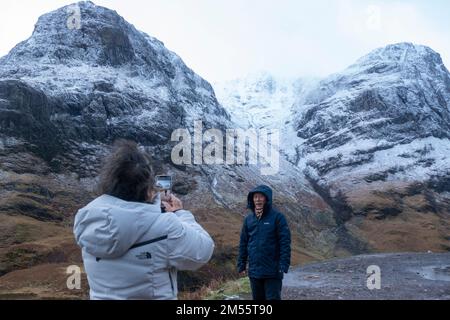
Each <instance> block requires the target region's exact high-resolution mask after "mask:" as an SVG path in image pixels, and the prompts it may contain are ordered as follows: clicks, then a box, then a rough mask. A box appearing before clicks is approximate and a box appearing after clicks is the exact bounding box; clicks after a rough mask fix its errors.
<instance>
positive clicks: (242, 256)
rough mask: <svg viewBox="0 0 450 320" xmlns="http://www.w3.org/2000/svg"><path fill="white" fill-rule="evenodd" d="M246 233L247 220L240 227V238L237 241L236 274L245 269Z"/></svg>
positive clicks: (246, 253) (246, 254)
mask: <svg viewBox="0 0 450 320" xmlns="http://www.w3.org/2000/svg"><path fill="white" fill-rule="evenodd" d="M247 245H248V232H247V219H244V224H243V225H242V230H241V238H240V241H239V257H238V265H237V267H238V272H242V271H244V270H245V269H246V268H247V267H246V266H247V257H248V249H247Z"/></svg>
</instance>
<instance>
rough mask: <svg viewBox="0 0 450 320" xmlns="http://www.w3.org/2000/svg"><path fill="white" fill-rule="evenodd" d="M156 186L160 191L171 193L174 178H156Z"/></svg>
mask: <svg viewBox="0 0 450 320" xmlns="http://www.w3.org/2000/svg"><path fill="white" fill-rule="evenodd" d="M155 186H156V188H157V189H159V190H160V191H169V190H171V189H172V177H171V176H156V183H155Z"/></svg>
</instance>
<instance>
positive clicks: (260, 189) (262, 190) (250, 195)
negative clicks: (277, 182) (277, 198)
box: [247, 185, 272, 211]
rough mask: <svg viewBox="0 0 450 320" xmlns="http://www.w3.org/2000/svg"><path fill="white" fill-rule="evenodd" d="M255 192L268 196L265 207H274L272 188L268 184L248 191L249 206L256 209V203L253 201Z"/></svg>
mask: <svg viewBox="0 0 450 320" xmlns="http://www.w3.org/2000/svg"><path fill="white" fill-rule="evenodd" d="M255 193H262V194H264V195H265V196H266V199H267V202H266V204H265V209H270V208H271V207H272V189H271V188H270V187H268V186H265V185H262V186H258V187H256V188H254V189H253V190H251V191H250V192H249V193H248V196H247V208H248V209H251V210H252V211H254V210H255V204H254V203H253V195H254V194H255Z"/></svg>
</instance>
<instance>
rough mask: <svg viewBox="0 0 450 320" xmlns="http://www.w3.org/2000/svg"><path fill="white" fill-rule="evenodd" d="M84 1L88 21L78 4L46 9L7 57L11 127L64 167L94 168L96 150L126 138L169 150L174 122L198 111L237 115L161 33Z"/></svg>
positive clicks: (5, 89) (0, 72) (2, 112)
mask: <svg viewBox="0 0 450 320" xmlns="http://www.w3.org/2000/svg"><path fill="white" fill-rule="evenodd" d="M77 6H78V8H79V9H80V13H81V20H80V21H81V23H80V28H79V29H76V28H75V29H70V28H68V26H67V20H68V19H69V18H70V17H71V12H70V10H69V8H71V7H70V6H69V7H64V8H61V9H58V10H56V11H53V12H51V13H48V14H45V15H43V16H42V17H40V18H39V21H38V22H37V24H36V27H35V30H34V32H33V35H32V36H31V38H30V39H28V40H26V41H24V42H22V43H20V44H18V45H17V46H16V47H15V48H14V49H13V50H11V52H10V53H9V54H8V55H7V56H6V57H3V58H2V59H1V60H0V61H1V63H0V79H1V80H0V123H1V127H0V135H1V136H2V137H4V138H5V139H6V137H14V138H17V139H21V140H23V141H25V142H27V143H28V144H29V145H30V151H31V152H34V153H35V155H37V156H39V157H42V158H43V159H45V160H46V161H48V162H49V164H50V166H51V168H52V170H54V171H56V172H58V171H59V170H63V169H67V171H70V172H74V171H75V172H77V173H78V174H80V175H81V176H92V175H95V171H96V170H95V167H98V163H96V162H97V159H98V158H99V157H96V156H95V155H96V154H99V155H102V154H103V153H104V152H105V146H106V145H109V144H111V143H112V142H113V141H114V140H116V139H118V138H125V139H133V140H136V141H138V142H140V143H141V144H143V145H145V146H148V147H149V148H151V149H152V150H153V151H154V155H155V158H157V159H165V158H167V157H168V156H169V155H170V145H171V144H170V137H171V133H172V132H173V130H175V129H177V128H190V127H192V126H193V120H195V119H199V120H200V119H201V120H203V122H204V124H205V126H210V127H214V128H223V127H225V126H226V124H228V122H229V116H228V114H227V113H226V112H225V111H224V109H222V108H221V106H220V105H219V104H218V102H217V100H216V98H215V95H214V91H213V90H212V88H211V86H210V85H209V83H207V82H206V81H205V80H203V79H202V78H200V77H199V76H197V75H196V74H195V73H194V72H192V70H190V69H189V68H188V67H187V66H186V65H185V64H184V63H183V62H182V61H181V59H180V58H179V57H178V56H177V55H175V54H174V53H172V52H170V51H169V50H167V49H166V48H165V47H164V45H163V44H162V43H161V42H160V41H158V40H156V39H154V38H152V37H150V36H148V35H146V34H144V33H142V32H140V31H138V30H136V29H135V28H134V27H133V26H132V25H130V24H129V23H127V22H126V21H125V20H124V19H123V18H122V17H120V16H119V15H118V14H117V13H116V12H115V11H112V10H109V9H106V8H102V7H98V6H95V5H94V4H93V3H92V2H80V3H78V4H77ZM11 148H12V146H11ZM87 156H88V157H90V158H91V159H90V160H88V159H85V158H86V157H87ZM86 162H91V163H90V164H89V165H88V166H86ZM92 162H93V163H92ZM86 168H89V169H86ZM91 169H94V170H91Z"/></svg>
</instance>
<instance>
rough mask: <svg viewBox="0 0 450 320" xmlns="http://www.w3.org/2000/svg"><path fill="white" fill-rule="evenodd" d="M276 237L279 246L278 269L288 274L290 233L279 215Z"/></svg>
mask: <svg viewBox="0 0 450 320" xmlns="http://www.w3.org/2000/svg"><path fill="white" fill-rule="evenodd" d="M277 237H278V243H279V244H280V269H281V271H282V272H284V273H288V271H289V266H290V264H291V232H290V230H289V225H288V223H287V221H286V218H285V217H284V215H282V214H280V215H279V218H278V221H277Z"/></svg>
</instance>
